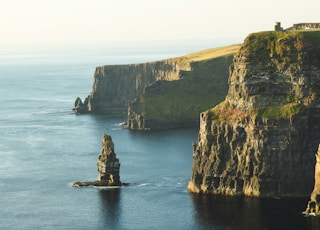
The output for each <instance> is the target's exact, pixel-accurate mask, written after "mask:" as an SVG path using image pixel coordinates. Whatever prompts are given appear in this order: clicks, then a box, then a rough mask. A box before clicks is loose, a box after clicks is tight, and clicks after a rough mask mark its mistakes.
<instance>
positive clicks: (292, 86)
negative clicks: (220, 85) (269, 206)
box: [188, 31, 320, 197]
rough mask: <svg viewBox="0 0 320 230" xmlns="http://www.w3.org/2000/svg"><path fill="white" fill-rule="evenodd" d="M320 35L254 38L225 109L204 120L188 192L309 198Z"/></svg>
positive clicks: (317, 126)
mask: <svg viewBox="0 0 320 230" xmlns="http://www.w3.org/2000/svg"><path fill="white" fill-rule="evenodd" d="M319 53H320V32H315V31H313V32H299V31H294V32H261V33H254V34H250V35H249V36H248V37H247V38H246V39H245V41H244V43H243V45H242V47H241V48H240V50H239V52H238V53H237V54H236V55H235V58H234V60H233V64H232V65H231V67H230V77H229V90H228V94H227V96H226V99H225V101H224V102H222V103H220V104H219V105H218V106H216V107H214V108H213V109H210V110H207V111H206V112H203V113H201V115H200V130H199V140H198V143H197V144H195V145H194V151H193V166H192V176H191V181H190V182H189V185H188V189H189V191H191V192H195V193H207V194H225V195H246V196H257V197H264V196H265V197H269V196H307V195H308V194H309V193H310V191H311V189H312V186H313V179H312V178H313V175H314V163H313V162H314V152H315V151H316V149H317V146H318V142H319V139H320V96H319V95H320V55H319Z"/></svg>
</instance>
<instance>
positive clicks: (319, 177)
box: [305, 145, 320, 216]
mask: <svg viewBox="0 0 320 230" xmlns="http://www.w3.org/2000/svg"><path fill="white" fill-rule="evenodd" d="M305 214H315V215H318V216H320V145H319V148H318V152H317V154H316V166H315V169H314V188H313V191H312V193H311V197H310V201H309V202H308V205H307V209H306V211H305Z"/></svg>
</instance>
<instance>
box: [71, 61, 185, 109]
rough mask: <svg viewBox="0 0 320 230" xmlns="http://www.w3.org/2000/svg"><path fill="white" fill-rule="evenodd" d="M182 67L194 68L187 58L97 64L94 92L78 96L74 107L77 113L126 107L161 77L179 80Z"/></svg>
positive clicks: (168, 79) (162, 78)
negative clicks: (82, 97)
mask: <svg viewBox="0 0 320 230" xmlns="http://www.w3.org/2000/svg"><path fill="white" fill-rule="evenodd" d="M181 70H190V64H189V62H188V61H187V60H186V59H185V58H172V59H166V60H163V61H157V62H150V63H142V64H130V65H106V66H100V67H97V68H96V70H95V73H94V83H93V88H92V92H91V93H90V94H89V96H88V97H87V98H86V99H85V101H84V102H83V103H82V102H81V100H80V101H79V99H77V100H76V102H75V107H74V108H73V110H74V111H75V112H76V113H108V112H113V111H126V110H127V106H128V103H129V102H132V101H133V100H134V99H135V98H137V97H139V96H140V95H141V94H142V93H143V92H144V88H145V87H146V86H148V85H150V84H151V83H154V82H156V81H159V80H167V81H173V80H178V79H180V71H181ZM80 102H81V103H80Z"/></svg>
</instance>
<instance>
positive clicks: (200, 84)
mask: <svg viewBox="0 0 320 230" xmlns="http://www.w3.org/2000/svg"><path fill="white" fill-rule="evenodd" d="M239 48H240V45H231V46H226V47H219V48H213V49H207V50H203V51H199V52H195V53H191V54H188V55H185V56H181V57H177V58H171V59H166V60H162V61H157V62H150V63H142V64H131V65H112V66H101V67H97V68H96V71H95V74H94V84H93V89H92V92H91V93H90V95H89V96H88V97H87V98H86V99H85V101H84V102H82V100H81V99H80V98H77V99H76V101H75V105H74V109H73V110H74V111H75V112H76V113H78V114H84V113H113V112H120V111H124V112H125V111H127V115H128V117H127V124H128V125H127V126H128V127H129V128H130V129H140V130H144V129H166V128H176V127H186V126H198V124H199V120H198V116H199V113H200V112H201V111H204V110H206V109H208V108H210V107H212V106H214V105H216V104H217V103H219V102H221V101H222V100H223V99H224V97H225V95H226V93H227V85H228V83H227V81H228V75H229V73H228V67H229V65H230V64H231V62H232V58H233V55H234V53H235V52H236V51H237V50H238V49H239ZM213 98H214V99H213ZM128 105H129V106H128Z"/></svg>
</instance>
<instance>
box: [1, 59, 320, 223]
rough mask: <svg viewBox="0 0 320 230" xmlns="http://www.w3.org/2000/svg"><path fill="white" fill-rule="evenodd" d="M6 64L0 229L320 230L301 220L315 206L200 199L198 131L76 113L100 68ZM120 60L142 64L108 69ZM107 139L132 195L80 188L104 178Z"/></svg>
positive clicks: (81, 63) (73, 63)
mask: <svg viewBox="0 0 320 230" xmlns="http://www.w3.org/2000/svg"><path fill="white" fill-rule="evenodd" d="M144 58H145V59H146V58H148V57H144ZM153 58H154V59H155V60H156V59H160V58H161V56H158V57H153ZM163 58H164V57H163ZM1 60H2V64H0V95H1V99H0V134H1V138H0V229H320V221H319V220H318V219H317V218H313V217H308V218H306V217H304V216H303V215H302V214H301V212H302V211H303V210H304V209H305V207H306V204H307V200H308V198H306V199H252V198H231V197H211V196H199V195H195V194H190V193H189V192H188V191H187V190H186V188H187V183H188V181H189V179H190V175H191V166H192V142H196V141H197V132H198V130H197V129H177V130H166V131H148V132H136V131H130V130H127V129H125V128H123V127H122V126H121V123H122V122H123V121H124V120H125V114H118V115H113V116H110V115H109V116H107V115H104V116H101V115H100V116H95V115H81V116H78V115H75V114H73V113H72V111H71V109H72V107H73V103H74V100H75V98H76V97H77V96H80V97H82V98H84V97H85V96H87V94H88V93H89V92H90V91H91V86H92V83H93V78H92V76H93V72H94V67H95V66H96V65H98V64H99V63H98V62H97V63H96V62H93V61H92V60H90V59H88V60H86V59H85V58H83V59H81V60H78V59H74V60H70V59H68V60H61V59H59V58H57V59H52V58H51V59H50V60H48V59H46V57H38V56H37V57H36V58H35V57H28V56H14V57H10V58H8V57H7V58H6V57H5V56H2V57H1ZM115 60H122V62H123V63H126V62H139V61H140V60H142V59H141V56H139V55H132V56H123V57H117V58H116V59H113V58H110V57H109V59H108V60H106V62H105V63H106V64H107V63H108V62H109V63H110V64H115V63H113V62H115ZM103 133H107V134H109V135H111V136H112V138H113V141H114V143H115V152H116V154H117V157H118V158H119V159H120V162H121V169H120V176H121V181H123V182H128V183H130V186H128V187H122V188H115V189H104V190H103V189H98V188H81V189H79V188H78V189H77V188H72V187H71V184H72V183H73V182H75V181H90V180H95V179H96V178H97V169H96V162H97V159H98V154H99V152H100V149H101V137H102V134H103ZM310 192H311V191H310Z"/></svg>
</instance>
